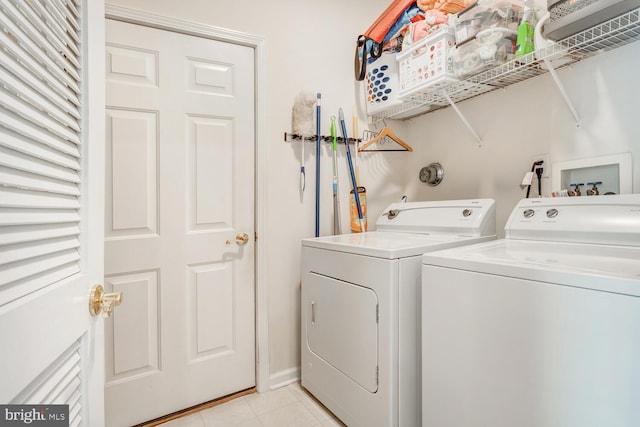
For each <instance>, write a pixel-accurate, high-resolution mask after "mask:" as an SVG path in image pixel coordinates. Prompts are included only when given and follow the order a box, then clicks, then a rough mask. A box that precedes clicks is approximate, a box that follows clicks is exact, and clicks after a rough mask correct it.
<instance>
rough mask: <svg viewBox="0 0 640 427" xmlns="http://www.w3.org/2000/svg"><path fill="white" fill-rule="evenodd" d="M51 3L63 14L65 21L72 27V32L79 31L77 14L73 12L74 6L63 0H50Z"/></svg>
mask: <svg viewBox="0 0 640 427" xmlns="http://www.w3.org/2000/svg"><path fill="white" fill-rule="evenodd" d="M49 3H51V4H52V5H54V6H55V7H57V8H58V10H59V11H60V13H61V14H62V15H64V18H65V20H66V22H68V23H69V24H70V25H71V26H72V27H73V31H71V32H72V33H74V34H75V33H78V32H80V23H79V22H78V15H77V14H75V13H73V12H74V11H75V8H74V7H72V6H71V7H70V6H69V3H68V2H66V1H64V0H50V2H49Z"/></svg>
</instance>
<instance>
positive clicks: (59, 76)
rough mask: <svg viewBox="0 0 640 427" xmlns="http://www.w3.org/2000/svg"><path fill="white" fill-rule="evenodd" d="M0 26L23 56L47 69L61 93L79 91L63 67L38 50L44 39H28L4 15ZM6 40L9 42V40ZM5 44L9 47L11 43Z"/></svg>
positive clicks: (0, 20) (0, 19)
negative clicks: (56, 82) (18, 44)
mask: <svg viewBox="0 0 640 427" xmlns="http://www.w3.org/2000/svg"><path fill="white" fill-rule="evenodd" d="M0 26H2V27H4V28H5V29H6V31H7V32H8V33H9V34H11V36H12V37H13V38H15V40H16V41H19V43H20V50H22V51H23V52H24V53H25V54H27V55H30V56H32V57H33V58H35V59H36V60H38V61H39V62H40V63H41V64H43V65H44V66H45V67H46V68H47V70H48V74H49V75H50V76H51V78H55V79H56V80H57V81H58V82H59V83H60V85H59V87H60V88H61V89H62V90H63V93H64V92H67V93H69V94H70V95H71V94H73V93H78V92H79V91H80V90H79V87H78V82H77V81H76V80H75V79H73V78H71V76H70V75H69V74H67V73H65V71H64V67H60V66H59V65H58V64H56V63H55V62H54V61H53V60H52V59H51V58H50V57H49V56H48V55H47V54H46V53H45V52H44V51H43V50H42V49H40V46H39V45H40V44H41V43H44V42H45V39H44V38H42V39H38V40H35V41H34V40H31V38H29V36H28V35H27V34H26V33H25V32H24V31H22V29H21V28H20V27H18V26H17V25H15V24H14V23H13V22H12V21H11V20H10V19H9V18H8V17H6V16H4V15H0ZM7 39H8V40H11V39H10V38H7ZM7 44H9V45H10V44H11V43H7ZM67 88H69V89H67Z"/></svg>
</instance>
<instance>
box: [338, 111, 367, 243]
mask: <svg viewBox="0 0 640 427" xmlns="http://www.w3.org/2000/svg"><path fill="white" fill-rule="evenodd" d="M338 118H339V120H340V129H341V130H342V137H343V138H344V145H345V146H346V150H347V164H348V165H349V174H350V175H351V185H352V186H353V196H354V197H355V199H356V209H357V210H358V220H359V221H360V231H361V232H364V216H363V215H362V206H361V205H360V195H359V194H358V183H357V182H356V174H355V172H354V170H353V162H352V161H351V149H350V148H349V138H348V137H347V127H346V125H345V124H344V113H343V112H342V108H340V110H339V112H338Z"/></svg>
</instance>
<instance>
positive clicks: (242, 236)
mask: <svg viewBox="0 0 640 427" xmlns="http://www.w3.org/2000/svg"><path fill="white" fill-rule="evenodd" d="M235 242H236V243H237V244H238V245H246V244H247V242H249V235H248V234H247V233H239V234H238V235H237V236H236V240H235ZM231 243H232V242H231V240H227V245H230V244H231Z"/></svg>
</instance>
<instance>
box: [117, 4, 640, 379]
mask: <svg viewBox="0 0 640 427" xmlns="http://www.w3.org/2000/svg"><path fill="white" fill-rule="evenodd" d="M108 3H110V4H114V5H120V6H125V7H129V8H133V9H139V10H144V11H149V12H153V13H156V14H159V15H164V16H170V17H174V18H178V19H183V20H190V21H195V22H199V23H204V24H209V25H215V26H219V27H223V28H228V29H233V30H237V31H241V32H245V33H250V34H255V35H260V36H264V37H266V40H267V58H266V61H267V64H266V66H267V73H268V74H267V83H268V88H267V101H266V103H267V123H266V132H267V135H268V136H267V141H266V143H267V144H268V153H267V162H268V165H269V166H268V167H269V171H268V174H267V175H268V176H267V177H266V178H267V181H268V182H267V185H268V199H267V200H268V206H267V215H268V218H267V224H268V230H267V232H268V235H267V238H268V248H269V255H268V268H267V270H268V276H269V277H268V286H269V311H270V312H269V334H270V335H269V339H270V371H271V383H272V385H278V384H281V383H284V382H287V381H289V380H291V379H294V378H296V377H297V376H298V375H299V365H300V356H299V354H300V351H299V348H300V338H299V337H300V328H299V323H300V319H299V315H300V310H299V297H300V290H299V281H300V271H299V265H300V239H301V238H304V237H311V236H313V234H314V209H315V199H314V197H315V195H314V188H315V148H314V146H313V144H307V146H306V156H305V160H306V168H307V190H306V192H305V193H304V196H303V197H302V198H301V197H300V193H299V179H298V177H299V167H300V144H299V143H297V142H296V143H293V144H290V143H285V142H283V133H284V132H285V131H290V130H291V107H292V105H293V100H294V97H295V95H296V94H297V93H298V92H300V91H301V90H310V91H313V92H321V93H322V99H323V102H322V105H323V107H322V110H323V117H322V129H323V133H324V134H327V135H328V134H329V123H330V121H329V118H330V116H331V115H336V116H337V110H338V108H339V107H342V108H343V109H344V111H345V113H346V116H347V124H348V130H349V132H351V126H350V125H351V116H352V111H353V107H354V104H355V103H356V99H357V98H360V92H359V89H360V88H359V86H358V85H357V84H355V83H354V80H353V50H354V45H355V38H356V36H357V35H358V34H360V33H361V32H362V31H363V30H364V29H366V28H367V27H368V25H369V24H370V23H371V22H372V21H373V20H374V19H375V18H376V17H377V16H378V14H379V13H380V12H381V11H382V10H384V8H386V6H387V5H388V3H389V1H388V0H373V1H372V0H349V1H339V0H324V1H315V2H305V1H294V0H279V1H277V2H273V3H265V2H253V4H252V3H251V2H227V1H222V0H181V1H176V0H109V1H108ZM638 70H640V44H638V43H636V45H634V46H631V47H628V48H623V49H620V50H619V51H618V52H614V53H611V54H604V55H602V56H601V57H598V58H596V59H593V60H589V61H586V63H585V64H578V65H576V66H574V67H572V69H568V70H566V71H561V72H560V76H561V78H562V80H563V81H564V83H565V85H566V87H567V90H568V92H569V94H570V95H571V97H572V99H573V102H574V103H575V105H576V107H577V109H578V112H579V113H580V115H581V116H582V119H583V122H584V126H583V127H582V128H580V129H577V128H576V126H575V122H573V121H572V120H573V119H572V118H571V115H570V113H569V111H568V110H567V108H566V107H565V105H564V101H562V99H561V97H560V95H559V93H558V91H557V90H555V87H554V86H553V83H552V81H551V79H550V77H549V76H541V77H538V78H535V79H532V80H530V81H527V82H523V83H520V84H518V85H514V86H512V87H510V88H509V89H507V90H505V91H496V92H494V93H491V94H488V95H485V96H482V97H480V98H476V99H472V100H469V101H465V102H463V103H461V104H460V108H461V109H462V110H463V111H464V112H465V114H466V115H467V118H468V119H469V121H470V122H471V123H472V124H473V125H474V126H475V128H476V131H477V132H478V133H479V134H480V135H481V136H482V137H483V140H484V142H483V145H482V147H478V146H477V143H476V142H475V141H474V140H473V138H472V137H471V134H469V133H468V131H467V130H466V128H464V126H463V125H462V124H461V122H460V121H459V119H458V118H457V116H456V115H455V113H454V111H453V110H452V109H451V108H447V109H445V110H441V111H438V112H434V113H431V114H428V115H425V116H421V117H419V118H416V119H412V120H409V121H405V122H397V121H389V122H388V123H387V124H388V125H390V126H391V127H393V129H394V131H395V132H396V134H398V135H399V136H400V137H402V138H403V139H404V140H405V141H406V142H408V143H409V144H411V145H412V146H413V147H414V149H415V151H414V152H413V153H400V152H392V153H361V155H360V157H359V160H360V177H361V182H362V183H363V184H364V185H365V186H366V187H367V196H368V198H367V202H368V203H367V206H368V210H369V220H370V222H369V223H370V224H371V225H372V227H371V228H374V227H373V225H374V222H375V218H376V217H377V216H378V215H379V214H380V213H381V212H382V210H383V209H384V207H386V206H387V205H388V204H389V203H391V202H392V201H398V200H399V199H400V197H401V196H402V195H404V194H406V195H407V196H408V197H409V200H436V199H455V198H475V197H493V198H495V199H496V200H497V204H498V229H501V228H502V227H503V226H504V222H505V221H506V218H507V216H508V214H509V212H510V210H511V208H512V207H513V206H514V205H515V203H516V202H517V201H518V200H519V199H520V198H521V197H523V196H524V191H523V190H522V189H521V188H520V186H519V183H520V181H521V179H522V176H523V175H524V173H525V172H526V171H527V170H529V168H530V167H531V160H532V156H533V155H535V154H540V153H550V154H551V162H557V161H564V160H571V159H579V158H587V157H592V156H597V155H603V154H614V153H621V152H628V151H631V152H633V154H634V158H636V159H638V158H640V138H639V136H640V120H638V119H637V118H636V117H637V113H636V110H635V109H634V108H633V107H634V103H635V102H637V101H636V100H637V99H640V85H639V84H638V83H637V82H636V80H635V78H634V74H637V72H638ZM358 111H359V112H358V114H359V117H360V131H362V130H363V129H364V127H365V125H366V123H365V115H364V113H363V112H362V109H361V108H360V109H359V110H358ZM339 161H340V164H341V171H340V174H341V175H340V177H341V193H342V198H341V199H342V207H343V209H342V218H343V228H344V229H346V228H347V227H348V223H347V213H348V212H347V202H348V199H347V192H348V189H349V188H348V181H347V169H346V166H345V165H346V162H345V156H344V151H341V155H340V160H339ZM432 161H439V162H441V163H442V164H443V166H444V168H445V179H444V181H443V183H442V184H440V185H439V186H438V187H428V186H426V185H425V184H423V183H421V182H420V181H419V180H418V172H419V170H420V168H421V167H422V166H425V165H426V164H428V163H430V162H432ZM639 167H640V165H636V166H634V177H635V178H634V180H635V183H634V190H635V191H636V192H637V191H640V181H639V180H640V169H639ZM331 170H332V169H331V152H330V149H329V144H324V145H323V148H322V164H321V235H328V234H330V233H331V230H332V228H331V227H332V216H331V212H332V205H331V200H332V196H331ZM545 181H547V180H545ZM544 184H545V188H544V191H545V192H549V191H550V189H549V188H548V183H547V182H545V183H544Z"/></svg>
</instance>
